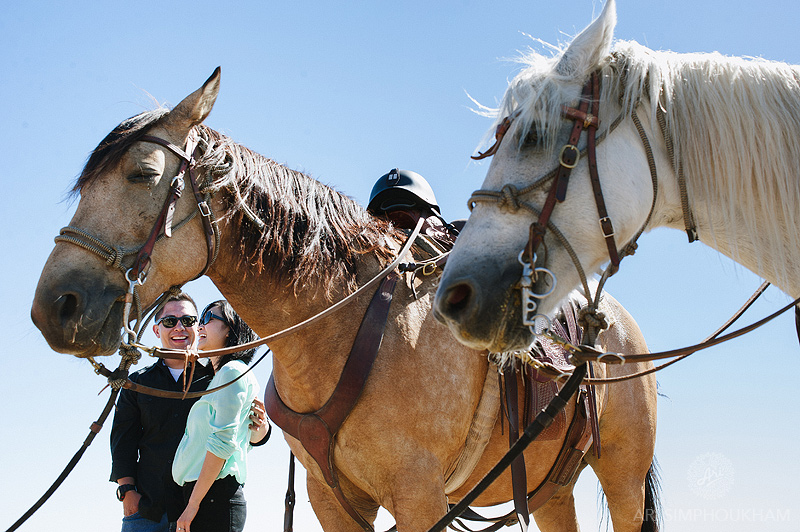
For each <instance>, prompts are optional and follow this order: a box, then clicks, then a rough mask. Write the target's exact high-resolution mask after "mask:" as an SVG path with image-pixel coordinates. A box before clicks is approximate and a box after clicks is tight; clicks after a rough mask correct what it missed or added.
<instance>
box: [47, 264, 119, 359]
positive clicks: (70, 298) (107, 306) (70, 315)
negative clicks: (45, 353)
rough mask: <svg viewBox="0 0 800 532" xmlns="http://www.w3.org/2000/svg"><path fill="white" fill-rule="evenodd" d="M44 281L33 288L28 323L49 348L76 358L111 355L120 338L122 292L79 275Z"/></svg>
mask: <svg viewBox="0 0 800 532" xmlns="http://www.w3.org/2000/svg"><path fill="white" fill-rule="evenodd" d="M46 278H48V277H46V276H44V275H43V276H42V281H41V282H40V283H39V286H38V287H37V288H36V294H35V296H34V300H33V305H32V307H31V319H32V320H33V323H34V325H36V327H37V328H38V329H39V330H40V331H41V333H42V335H43V336H44V338H45V340H47V343H48V344H49V345H50V347H51V348H52V349H53V350H55V351H58V352H59V353H67V354H72V355H75V356H79V357H88V356H98V355H110V354H113V353H114V351H116V350H117V348H118V347H119V343H120V338H121V336H120V328H121V326H122V310H123V306H122V303H121V301H120V298H121V297H122V296H124V295H125V290H124V289H123V288H122V287H119V286H114V285H106V286H104V283H103V282H102V281H101V280H99V279H96V278H89V277H88V276H86V275H83V274H81V273H78V272H70V273H66V274H65V275H63V277H62V280H61V281H55V282H51V283H48V282H45V279H46Z"/></svg>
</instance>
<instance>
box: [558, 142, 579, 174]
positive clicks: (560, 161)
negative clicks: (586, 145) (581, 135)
mask: <svg viewBox="0 0 800 532" xmlns="http://www.w3.org/2000/svg"><path fill="white" fill-rule="evenodd" d="M567 150H575V162H574V163H572V164H567V163H566V162H564V152H565V151H567ZM580 160H581V152H580V150H579V149H578V147H577V146H575V145H574V144H564V147H563V148H561V152H560V153H559V154H558V164H560V165H561V166H563V167H564V168H569V169H572V168H575V167H576V166H578V161H580Z"/></svg>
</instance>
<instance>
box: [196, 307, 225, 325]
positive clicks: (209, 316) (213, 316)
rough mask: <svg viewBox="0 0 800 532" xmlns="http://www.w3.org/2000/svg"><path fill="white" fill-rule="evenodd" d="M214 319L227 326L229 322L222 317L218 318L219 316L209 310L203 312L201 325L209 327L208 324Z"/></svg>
mask: <svg viewBox="0 0 800 532" xmlns="http://www.w3.org/2000/svg"><path fill="white" fill-rule="evenodd" d="M213 319H218V320H219V321H221V322H222V323H224V324H225V325H227V324H228V321H227V320H226V319H225V318H223V317H222V316H218V315H216V314H214V313H213V312H211V309H209V310H207V311H205V312H203V317H202V318H200V325H208V322H210V321H211V320H213Z"/></svg>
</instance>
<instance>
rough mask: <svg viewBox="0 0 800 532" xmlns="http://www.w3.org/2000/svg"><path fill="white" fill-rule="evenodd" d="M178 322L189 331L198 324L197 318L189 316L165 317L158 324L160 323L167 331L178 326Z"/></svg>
mask: <svg viewBox="0 0 800 532" xmlns="http://www.w3.org/2000/svg"><path fill="white" fill-rule="evenodd" d="M178 322H181V325H183V326H184V327H186V328H187V329H188V328H189V327H191V326H193V325H194V324H195V323H197V316H189V315H188V314H187V315H184V316H181V317H180V318H179V317H177V316H164V317H163V318H161V319H160V320H158V321H157V322H156V323H160V324H161V325H163V326H164V327H166V328H167V329H172V328H173V327H175V326H176V325H177V324H178Z"/></svg>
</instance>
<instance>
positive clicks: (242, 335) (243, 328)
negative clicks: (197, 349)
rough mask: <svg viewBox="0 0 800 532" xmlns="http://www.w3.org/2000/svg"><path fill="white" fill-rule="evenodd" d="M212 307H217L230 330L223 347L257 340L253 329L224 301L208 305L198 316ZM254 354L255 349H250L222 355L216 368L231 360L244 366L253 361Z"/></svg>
mask: <svg viewBox="0 0 800 532" xmlns="http://www.w3.org/2000/svg"><path fill="white" fill-rule="evenodd" d="M213 307H217V308H218V309H219V310H220V312H221V314H222V317H223V318H225V325H227V326H228V328H229V329H230V331H228V336H227V337H226V338H225V347H233V346H235V345H241V344H246V343H247V342H252V341H255V340H258V335H257V334H256V333H254V332H253V329H251V328H250V326H249V325H247V324H246V323H245V322H244V320H243V319H242V318H241V317H240V316H239V315H238V314H237V313H236V311H235V310H233V307H232V306H231V304H230V303H228V302H227V301H226V300H224V299H220V300H219V301H214V302H213V303H209V304H208V305H207V306H206V308H204V309H203V312H201V313H200V316H201V317H202V316H203V315H204V314H205V313H206V312H207V311H208V309H210V308H213ZM255 352H256V348H255V347H251V348H250V349H245V350H243V351H239V352H237V353H231V354H230V355H222V358H221V359H220V361H219V366H218V367H220V368H221V367H222V366H224V365H225V364H227V363H228V362H230V361H231V360H241V361H242V362H244V363H245V364H249V363H250V361H251V360H253V355H254V354H255Z"/></svg>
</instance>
